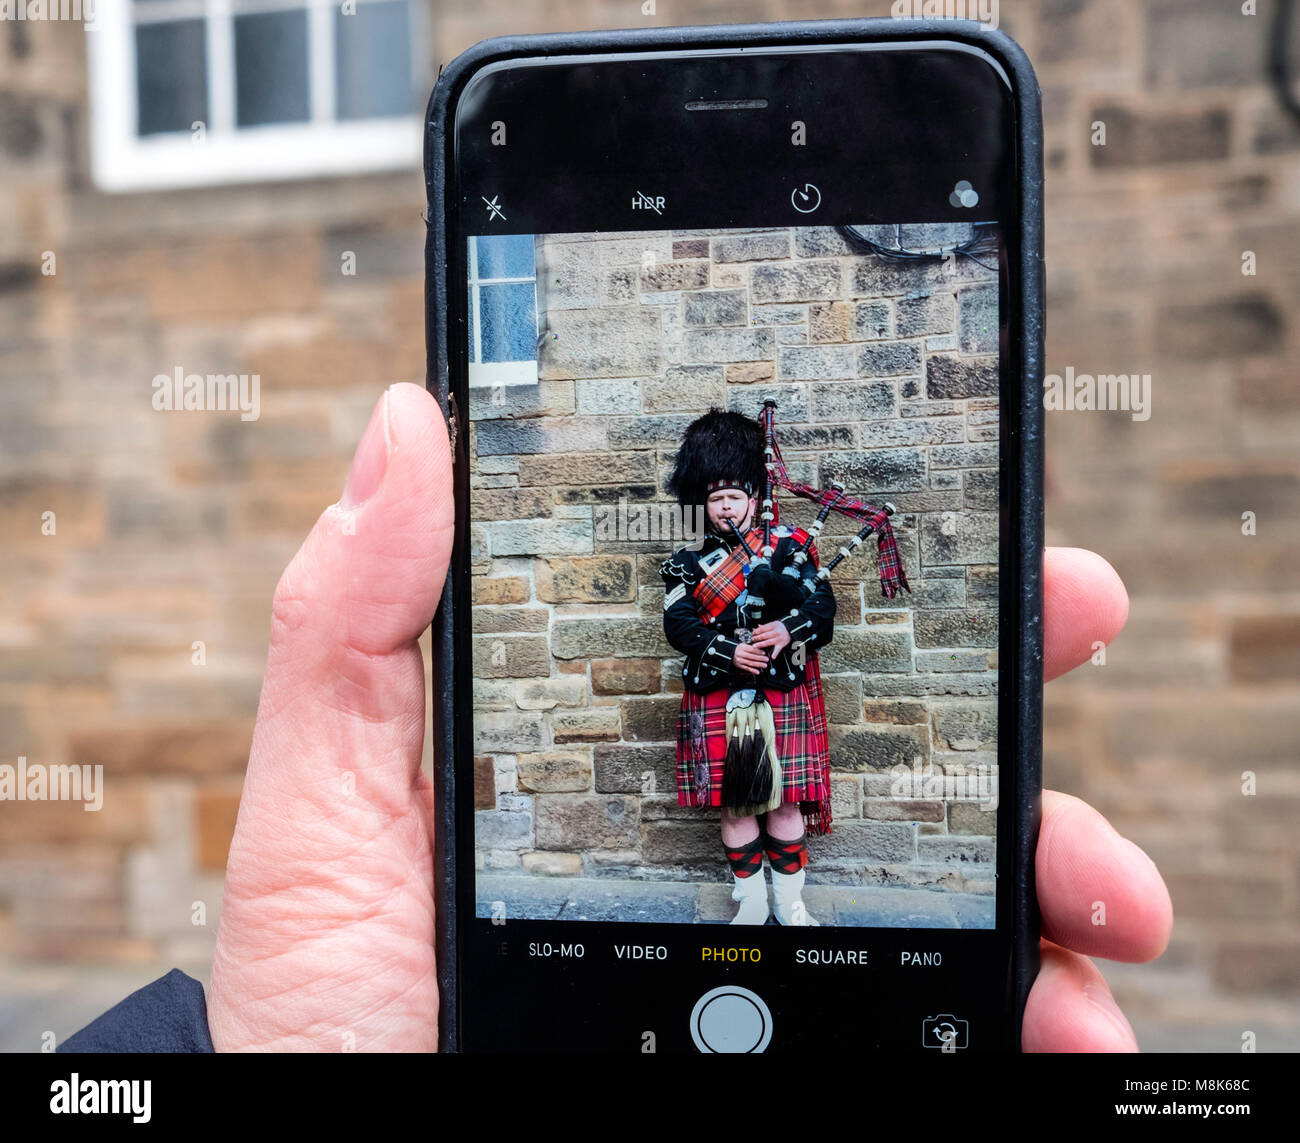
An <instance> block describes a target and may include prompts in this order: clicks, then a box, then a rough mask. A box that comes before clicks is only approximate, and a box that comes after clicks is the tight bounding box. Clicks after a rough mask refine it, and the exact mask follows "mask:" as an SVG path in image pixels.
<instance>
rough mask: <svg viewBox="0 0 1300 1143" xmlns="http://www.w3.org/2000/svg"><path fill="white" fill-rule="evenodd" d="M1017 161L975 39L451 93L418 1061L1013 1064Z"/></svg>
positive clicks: (1039, 308) (470, 87)
mask: <svg viewBox="0 0 1300 1143" xmlns="http://www.w3.org/2000/svg"><path fill="white" fill-rule="evenodd" d="M1041 152H1042V146H1041V120H1040V110H1039V91H1038V86H1037V82H1036V80H1035V78H1034V75H1033V72H1032V70H1031V68H1030V65H1029V63H1028V61H1027V59H1026V57H1025V55H1024V53H1023V52H1022V51H1021V49H1020V48H1019V47H1018V46H1017V45H1016V44H1015V43H1014V42H1013V41H1012V40H1010V39H1009V38H1008V37H1007V36H1005V35H1004V34H1001V33H998V32H996V31H990V30H988V29H986V28H984V27H983V26H981V25H979V24H976V23H969V22H965V21H922V20H906V19H904V20H843V21H839V20H837V21H815V22H799V23H764V24H754V25H739V26H709V27H694V28H656V29H645V30H637V31H609V32H590V33H582V34H572V35H570V34H564V35H539V36H511V37H505V38H499V39H493V40H488V41H485V42H483V43H480V44H478V45H476V46H475V47H473V48H471V49H470V50H468V51H467V52H465V53H464V54H463V55H461V56H459V57H458V58H457V59H456V60H455V61H454V62H452V63H451V64H450V65H449V66H448V67H447V68H446V69H445V70H444V71H442V72H440V75H439V78H438V82H437V86H436V88H435V89H434V92H433V96H432V99H431V101H430V104H429V112H428V119H427V138H426V157H425V169H426V181H427V188H428V207H429V209H428V215H427V222H428V240H427V248H426V256H427V291H426V305H427V329H428V363H429V376H428V384H429V387H430V389H431V390H432V391H433V392H434V393H435V395H436V396H437V398H438V400H439V402H440V403H441V405H442V408H443V410H444V413H445V414H446V417H447V421H448V427H449V431H450V433H451V435H452V443H453V448H454V456H455V463H454V474H455V476H454V479H455V493H456V535H455V550H454V556H453V562H452V567H451V570H450V573H449V575H448V580H447V585H446V589H445V593H444V596H443V598H442V601H441V605H440V609H439V612H438V615H437V617H436V619H435V622H434V686H433V699H434V703H435V714H436V718H437V729H436V734H435V743H434V755H435V764H436V773H437V778H436V792H437V806H438V810H437V813H438V819H437V839H436V855H437V856H436V860H437V870H436V875H437V877H436V880H437V911H438V918H439V934H438V947H437V956H438V972H439V980H440V989H441V1001H442V1003H441V1012H440V1018H439V1019H440V1047H441V1049H442V1050H461V1051H476V1052H478V1051H600V1052H642V1053H646V1052H706V1053H708V1052H759V1051H771V1052H794V1051H800V1050H808V1049H815V1048H817V1047H823V1048H824V1047H825V1046H826V1045H827V1043H828V1041H827V1036H828V1034H830V1032H831V1030H834V1036H835V1037H836V1038H837V1040H840V1041H842V1039H843V1038H844V1036H845V1035H846V1034H847V1035H849V1036H851V1037H852V1042H853V1046H854V1047H855V1049H858V1050H861V1051H882V1052H883V1051H889V1052H908V1051H911V1052H917V1053H921V1054H922V1055H924V1054H925V1053H927V1052H950V1053H951V1052H990V1051H1014V1050H1018V1048H1019V1044H1020V1022H1021V1015H1022V1012H1023V1008H1024V1003H1025V999H1026V995H1027V993H1028V989H1029V985H1030V983H1031V982H1032V980H1033V978H1034V975H1035V973H1036V971H1037V952H1038V933H1039V921H1038V913H1037V910H1036V905H1035V899H1034V876H1033V863H1032V858H1033V853H1034V847H1035V842H1036V835H1037V829H1038V815H1039V802H1040V769H1041V726H1040V704H1041V664H1042V648H1041V639H1042V602H1041V584H1040V568H1041V556H1042V459H1043V458H1042V403H1041V400H1040V398H1039V391H1040V385H1041V373H1042V338H1043V278H1042V225H1043V223H1042V213H1041V212H1042V164H1041ZM755 458H757V459H755ZM745 643H748V644H750V646H749V647H744V648H742V644H745ZM755 656H757V658H755ZM701 680H703V681H701ZM741 790H743V791H744V792H743V793H740V792H738V791H741Z"/></svg>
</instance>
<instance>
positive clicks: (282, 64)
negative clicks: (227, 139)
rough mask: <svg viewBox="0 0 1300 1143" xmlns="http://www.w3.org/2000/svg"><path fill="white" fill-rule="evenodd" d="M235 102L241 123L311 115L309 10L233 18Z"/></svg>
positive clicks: (284, 120)
mask: <svg viewBox="0 0 1300 1143" xmlns="http://www.w3.org/2000/svg"><path fill="white" fill-rule="evenodd" d="M235 101H236V102H235V106H236V109H237V110H236V116H235V118H236V122H237V123H238V124H239V126H240V127H255V126H257V125H258V124H259V123H304V122H306V121H307V120H308V119H309V118H311V112H310V108H311V97H310V95H309V92H308V87H307V13H306V12H303V11H301V10H299V11H297V12H264V13H260V14H259V15H256V16H236V17H235Z"/></svg>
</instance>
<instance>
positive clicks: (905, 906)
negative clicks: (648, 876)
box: [475, 872, 994, 929]
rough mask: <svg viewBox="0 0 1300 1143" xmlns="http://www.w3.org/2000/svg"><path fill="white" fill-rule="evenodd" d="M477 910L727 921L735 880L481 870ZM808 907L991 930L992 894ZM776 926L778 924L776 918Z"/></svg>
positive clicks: (831, 897)
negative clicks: (498, 905) (495, 906)
mask: <svg viewBox="0 0 1300 1143" xmlns="http://www.w3.org/2000/svg"><path fill="white" fill-rule="evenodd" d="M475 896H476V899H477V910H476V911H477V915H478V916H480V917H490V916H491V915H492V903H493V902H494V901H503V902H505V908H506V917H507V919H509V918H511V917H513V918H516V919H518V920H551V921H554V920H566V921H652V922H657V923H660V924H674V923H675V924H726V923H727V922H729V921H730V920H731V918H732V917H733V916H735V913H736V903H735V902H734V901H733V900H732V899H731V886H730V885H724V884H718V883H716V882H714V883H699V882H690V881H685V882H683V881H616V880H613V879H605V878H578V877H575V878H568V877H566V878H563V879H560V878H542V877H511V876H507V875H501V874H484V873H481V872H480V873H479V874H478V880H477V892H476V894H475ZM803 899H804V904H805V905H807V907H808V912H809V913H810V914H811V915H812V916H813V917H815V918H816V919H817V920H819V921H820V922H821V923H822V924H823V925H837V926H859V927H864V928H889V929H909V928H914V929H991V928H993V916H994V914H993V895H992V894H980V895H974V894H963V893H942V892H936V891H935V890H932V889H878V888H872V887H870V886H863V885H856V886H845V887H841V886H833V885H809V886H806V887H805V889H804V894H803ZM772 923H773V924H775V922H772Z"/></svg>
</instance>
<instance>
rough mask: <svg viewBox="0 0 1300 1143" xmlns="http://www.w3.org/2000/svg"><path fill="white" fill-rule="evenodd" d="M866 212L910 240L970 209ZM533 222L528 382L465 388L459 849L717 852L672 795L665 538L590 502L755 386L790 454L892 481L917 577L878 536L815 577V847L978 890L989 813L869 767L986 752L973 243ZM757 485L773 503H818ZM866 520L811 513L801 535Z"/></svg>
mask: <svg viewBox="0 0 1300 1143" xmlns="http://www.w3.org/2000/svg"><path fill="white" fill-rule="evenodd" d="M870 233H871V236H872V238H873V240H875V241H878V242H880V243H881V244H882V245H886V244H887V245H890V246H896V245H901V246H902V247H903V248H905V249H916V250H930V249H937V248H939V247H943V246H948V247H951V246H953V245H955V244H957V243H959V242H963V241H967V240H969V239H970V238H971V237H972V236H973V233H974V231H973V229H972V228H971V227H969V226H945V227H938V226H932V227H922V226H906V227H875V228H872V230H871V232H870ZM536 249H537V270H538V312H539V326H540V328H541V337H540V339H539V340H540V344H541V346H542V351H541V356H540V358H539V380H538V383H537V384H536V385H528V386H524V385H516V386H511V387H493V388H484V389H475V390H472V391H471V423H472V426H473V428H472V433H471V446H470V448H471V451H470V458H471V459H470V464H471V477H470V482H471V488H472V489H473V491H472V493H471V502H470V511H471V520H472V524H471V527H472V532H473V540H472V542H473V545H474V550H473V556H472V561H473V571H474V573H475V577H474V581H473V582H474V593H475V601H476V609H475V620H474V629H475V632H476V637H475V651H474V675H475V731H476V752H477V755H478V756H477V758H476V759H475V805H476V807H478V810H479V812H478V813H477V815H476V828H477V833H476V842H477V850H478V855H477V856H478V861H479V864H480V867H482V868H487V869H491V870H523V871H527V872H533V873H538V874H549V875H555V874H558V875H565V874H568V875H578V874H582V875H585V876H589V877H590V876H605V877H632V878H666V879H685V878H692V877H702V878H705V879H708V880H725V878H726V876H727V868H726V864H725V861H724V860H723V858H722V851H721V841H720V839H719V832H718V824H717V812H716V811H707V812H706V811H702V810H698V809H695V808H693V807H686V808H680V807H678V805H677V795H676V779H675V743H676V718H677V712H678V709H679V707H680V704H681V690H682V685H681V679H680V676H681V665H682V661H681V658H680V656H678V655H677V652H676V651H675V650H674V649H673V648H672V647H671V646H670V645H669V644H668V642H667V641H666V640H665V638H664V633H663V597H664V591H663V581H662V579H661V578H660V576H659V574H658V568H659V563H660V561H662V560H663V559H664V558H665V557H666V556H667V555H668V554H669V553H670V552H672V551H674V550H676V549H677V548H679V547H681V546H683V544H684V543H685V542H686V540H685V538H683V537H682V536H681V535H680V533H679V534H678V535H677V536H676V537H675V538H674V537H663V536H655V538H651V539H648V540H647V539H638V538H633V537H632V536H630V535H628V538H623V539H616V540H611V539H608V538H602V537H605V536H607V533H606V532H604V531H602V530H601V529H600V527H599V525H600V521H601V518H602V516H606V517H607V516H608V514H609V509H610V507H611V506H615V505H621V506H622V508H621V509H620V510H623V511H626V512H628V513H635V512H636V511H638V510H639V511H642V512H647V511H648V512H649V513H650V515H651V517H652V518H658V517H659V516H660V510H659V508H658V506H657V505H659V504H671V503H673V501H672V500H671V498H669V497H668V496H667V495H666V493H664V492H663V487H664V480H665V478H666V476H667V474H668V472H669V471H670V470H671V467H672V464H673V458H674V456H675V453H676V449H677V447H678V445H679V443H680V441H681V439H682V434H683V433H684V432H685V429H686V427H687V425H688V424H689V423H690V422H691V421H692V420H693V419H694V418H695V417H697V416H698V415H699V414H700V413H702V412H704V411H706V410H707V409H708V408H710V407H711V406H712V407H718V408H729V409H734V410H737V411H739V412H743V413H745V414H746V415H748V416H751V417H757V415H758V413H759V411H760V410H761V408H762V405H763V402H764V401H766V400H774V401H776V403H777V420H776V423H777V440H778V442H779V443H780V445H781V449H782V453H783V455H784V457H785V459H786V461H787V463H788V465H789V466H790V469H791V475H792V477H793V478H794V479H796V480H803V481H806V482H809V483H813V484H815V485H816V486H817V487H825V486H827V485H828V484H829V482H830V481H831V480H835V479H837V480H840V481H842V482H843V483H844V484H845V485H846V486H847V489H848V492H849V494H850V495H855V496H860V497H863V498H865V499H869V500H872V501H875V502H879V501H881V500H884V499H889V500H890V501H891V502H892V503H893V504H894V505H895V506H896V508H897V510H898V511H897V514H896V516H895V518H894V522H895V528H896V532H897V536H898V541H899V549H900V554H901V555H902V558H903V563H904V566H905V568H906V570H907V574H908V576H909V578H910V581H911V583H912V586H913V594H912V595H911V596H908V595H906V594H902V595H900V596H899V597H896V598H895V599H894V600H892V601H890V600H885V599H884V598H883V597H882V596H881V594H880V590H879V580H878V578H877V573H876V558H875V557H876V550H875V543H874V542H873V541H868V543H867V544H866V545H864V547H863V548H861V549H859V551H858V553H857V554H856V555H855V556H853V557H851V558H850V559H848V560H846V561H844V562H843V563H842V564H841V565H840V566H839V567H838V568H837V569H836V571H835V573H834V574H833V576H832V580H831V582H832V584H833V585H834V590H835V595H836V604H837V614H836V619H835V633H834V639H833V641H832V642H831V644H830V645H829V646H828V647H826V648H824V649H823V650H822V652H821V668H822V674H823V679H824V685H825V695H826V708H827V718H828V721H829V724H830V734H831V750H830V753H831V767H832V787H833V808H834V817H835V825H834V829H833V832H832V834H831V835H830V836H829V837H825V838H818V839H813V840H812V841H811V842H810V855H811V862H810V872H809V876H810V878H811V879H812V880H822V881H829V882H835V883H849V884H853V883H858V882H863V881H865V882H867V883H871V884H885V885H925V886H935V887H943V888H948V889H953V890H961V891H967V892H981V893H990V892H992V891H993V886H994V883H993V856H994V853H993V849H994V836H993V835H994V833H995V822H996V815H995V814H994V813H993V812H991V810H989V809H986V808H983V807H981V806H980V805H979V804H977V803H973V802H971V801H968V800H966V801H957V800H953V799H947V800H945V799H944V798H943V797H937V798H929V799H922V798H920V797H917V798H910V799H900V798H897V797H891V796H890V785H891V782H892V781H893V780H894V779H893V778H892V777H891V774H890V771H891V769H892V768H893V767H895V766H897V765H900V764H901V765H903V766H906V767H908V768H909V769H910V768H913V767H915V768H917V769H919V770H922V771H925V772H927V773H936V772H937V774H938V775H940V776H942V775H943V774H944V773H945V772H947V773H963V774H964V773H968V772H978V771H979V770H981V769H982V770H983V771H984V772H985V773H993V772H995V769H996V764H997V758H996V740H997V733H996V725H997V718H996V713H997V712H996V703H997V700H996V694H997V648H996V644H997V572H998V568H997V560H998V551H997V544H998V527H997V525H998V518H997V493H998V469H997V463H998V442H997V436H998V401H997V391H998V389H997V387H998V379H997V349H998V297H997V274H996V269H995V267H996V258H995V257H992V258H990V257H985V258H983V259H981V260H980V261H975V260H972V259H970V258H965V257H960V258H957V259H955V260H952V261H949V262H945V260H944V259H943V258H941V257H940V256H938V255H937V254H936V256H935V257H933V258H932V259H926V260H923V261H918V262H915V263H910V262H909V263H897V262H891V261H890V260H888V259H887V258H883V257H880V256H877V255H874V254H862V253H858V252H856V251H855V250H854V249H853V248H852V247H851V246H850V245H848V243H847V242H846V241H845V239H844V237H843V236H842V235H841V234H840V232H839V231H837V230H836V229H834V228H832V227H806V228H767V229H756V230H744V231H740V230H721V231H694V230H692V231H672V232H655V231H646V232H639V233H619V234H562V235H546V236H541V237H539V238H538V240H537V243H536ZM981 262H982V263H983V264H981ZM777 502H778V505H779V510H780V512H781V520H782V521H783V522H785V523H787V524H799V523H802V524H804V525H807V524H810V523H811V522H812V520H813V519H814V518H815V515H816V508H815V506H813V505H812V504H809V503H808V502H807V501H801V500H799V499H797V498H796V497H794V496H792V495H790V494H789V493H783V494H780V495H779V496H778V498H777ZM859 526H860V525H857V524H855V523H854V522H853V521H851V520H850V519H849V518H847V517H844V516H840V515H838V514H837V515H834V516H832V518H831V519H830V520H829V521H828V522H827V526H826V529H825V530H824V532H823V542H822V544H821V553H822V557H821V558H822V559H823V560H825V559H829V558H831V556H833V555H834V553H835V551H836V550H837V549H838V547H839V543H838V541H839V540H840V539H842V538H846V537H849V536H852V535H854V534H855V533H856V532H857V530H858V527H859ZM623 534H624V535H627V533H626V532H624V533H623Z"/></svg>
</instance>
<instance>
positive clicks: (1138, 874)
mask: <svg viewBox="0 0 1300 1143" xmlns="http://www.w3.org/2000/svg"><path fill="white" fill-rule="evenodd" d="M1127 618H1128V594H1127V593H1126V592H1125V590H1124V585H1123V584H1122V583H1121V582H1120V579H1119V576H1118V575H1116V574H1115V571H1114V569H1113V568H1112V567H1111V566H1110V564H1108V563H1107V562H1106V561H1105V560H1104V559H1102V558H1101V557H1100V556H1098V555H1096V554H1095V553H1093V552H1089V551H1085V550H1084V549H1082V548H1048V549H1047V550H1046V551H1045V552H1044V561H1043V681H1044V682H1046V681H1048V680H1049V679H1054V678H1056V677H1058V676H1059V675H1063V674H1065V673H1066V672H1067V671H1070V670H1073V669H1074V668H1075V667H1077V666H1079V664H1081V663H1084V662H1087V660H1088V659H1089V658H1091V656H1092V651H1093V644H1094V642H1095V641H1098V640H1099V641H1100V642H1102V643H1110V641H1111V640H1112V639H1114V638H1115V636H1116V635H1118V634H1119V632H1120V629H1121V628H1122V627H1123V626H1124V621H1125V620H1126V619H1127ZM1035 873H1036V880H1037V887H1038V907H1039V909H1040V911H1041V913H1042V918H1043V928H1042V935H1043V940H1042V941H1041V942H1040V945H1039V948H1040V952H1041V956H1042V963H1041V967H1040V969H1039V973H1038V977H1037V979H1035V981H1034V984H1033V987H1032V988H1031V989H1030V991H1029V1000H1028V1002H1027V1003H1026V1005H1025V1017H1024V1025H1023V1027H1022V1029H1021V1046H1022V1048H1023V1049H1024V1050H1025V1051H1027V1052H1134V1051H1137V1050H1138V1046H1137V1039H1136V1037H1135V1036H1134V1035H1133V1029H1132V1028H1131V1027H1130V1026H1129V1023H1128V1021H1127V1020H1126V1019H1125V1018H1124V1014H1123V1013H1122V1012H1121V1011H1120V1010H1119V1007H1118V1006H1117V1005H1116V1003H1115V1000H1114V998H1113V997H1112V996H1111V994H1110V989H1109V987H1107V985H1106V981H1105V979H1104V978H1103V977H1102V975H1101V972H1100V971H1099V970H1098V969H1097V967H1096V966H1095V965H1094V964H1093V963H1092V961H1091V960H1089V959H1088V958H1089V956H1102V957H1105V958H1106V959H1108V960H1119V961H1129V962H1139V961H1148V960H1154V959H1155V958H1156V957H1158V956H1159V955H1160V954H1161V953H1162V952H1164V950H1165V946H1166V945H1167V944H1168V943H1169V932H1170V929H1171V928H1172V926H1173V906H1172V904H1171V902H1170V900H1169V891H1168V889H1166V888H1165V883H1164V880H1163V879H1162V878H1161V876H1160V872H1159V870H1157V869H1156V867H1155V863H1154V862H1152V860H1151V859H1150V858H1149V857H1147V855H1146V854H1145V853H1143V852H1142V850H1141V849H1139V848H1138V847H1137V846H1136V845H1134V844H1133V843H1132V842H1131V841H1127V840H1126V839H1124V838H1122V837H1120V835H1119V834H1118V833H1116V832H1115V830H1114V829H1113V828H1112V827H1111V825H1110V823H1109V822H1107V821H1106V819H1105V818H1104V817H1102V816H1101V814H1099V813H1098V812H1097V811H1096V810H1094V809H1093V808H1092V807H1091V806H1089V805H1088V804H1087V803H1086V802H1083V801H1080V800H1079V799H1078V798H1074V797H1070V796H1069V795H1067V794H1061V793H1058V792H1056V791H1055V790H1044V791H1043V819H1042V828H1041V829H1040V831H1039V836H1038V850H1037V853H1036V859H1035ZM1097 901H1103V902H1105V904H1106V924H1104V925H1096V924H1094V923H1093V916H1094V910H1095V903H1096V902H1097Z"/></svg>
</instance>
